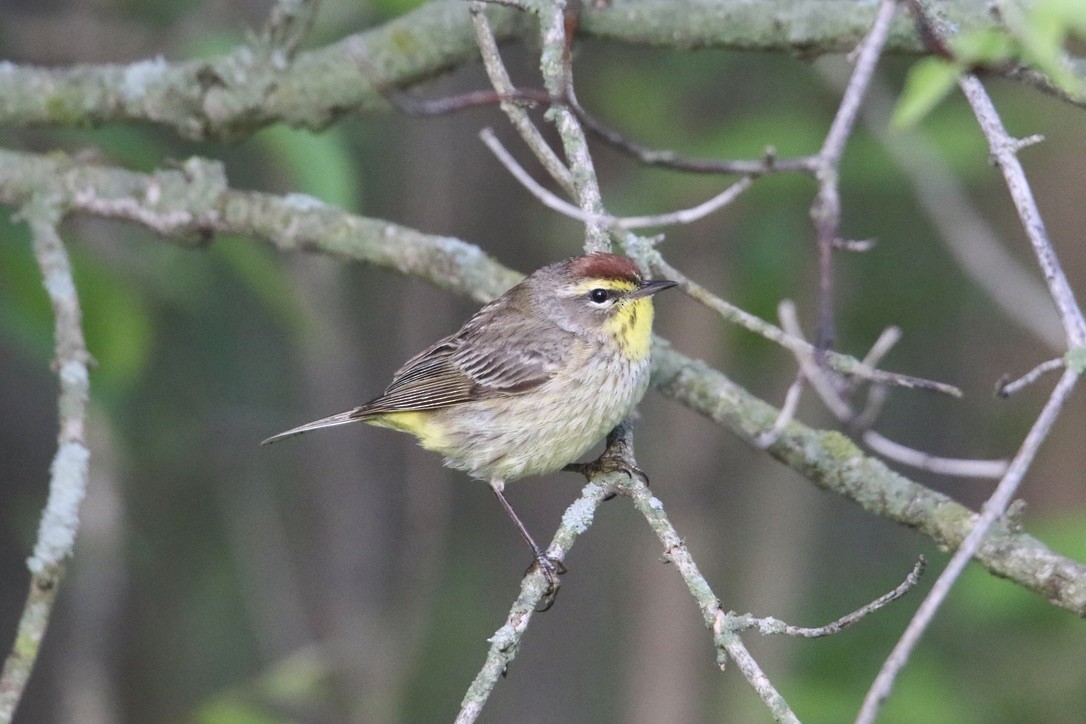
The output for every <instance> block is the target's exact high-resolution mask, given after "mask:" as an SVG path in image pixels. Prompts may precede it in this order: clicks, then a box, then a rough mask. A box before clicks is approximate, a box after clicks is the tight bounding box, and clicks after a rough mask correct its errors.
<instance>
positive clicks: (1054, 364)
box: [996, 357, 1067, 397]
mask: <svg viewBox="0 0 1086 724" xmlns="http://www.w3.org/2000/svg"><path fill="white" fill-rule="evenodd" d="M1066 364H1067V362H1066V360H1065V359H1064V358H1063V357H1057V358H1056V359H1050V360H1048V361H1047V362H1042V363H1041V364H1039V365H1037V366H1036V367H1034V368H1033V369H1031V370H1030V371H1029V372H1027V373H1026V374H1024V375H1022V376H1021V377H1019V378H1018V379H1016V380H1014V381H1013V382H1005V381H1002V380H1001V381H1000V383H999V384H998V385H996V394H997V395H999V396H1000V397H1010V396H1011V395H1013V394H1014V393H1015V392H1018V390H1020V389H1022V388H1023V387H1029V386H1030V385H1032V384H1033V383H1034V382H1036V381H1037V380H1039V379H1041V377H1043V376H1044V375H1046V374H1048V373H1049V372H1053V371H1055V370H1058V369H1060V368H1061V367H1063V366H1064V365H1066Z"/></svg>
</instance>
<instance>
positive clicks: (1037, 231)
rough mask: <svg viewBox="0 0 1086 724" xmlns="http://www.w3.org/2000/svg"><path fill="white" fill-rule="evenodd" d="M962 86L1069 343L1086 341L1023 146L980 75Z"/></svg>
mask: <svg viewBox="0 0 1086 724" xmlns="http://www.w3.org/2000/svg"><path fill="white" fill-rule="evenodd" d="M958 85H959V86H960V87H961V89H962V93H964V94H965V98H966V100H967V101H969V105H970V106H971V107H972V108H973V114H974V115H975V116H976V117H977V122H978V123H979V124H980V127H981V130H982V131H983V132H984V136H985V138H987V139H988V147H989V150H990V151H991V153H992V158H993V160H994V161H995V163H996V165H997V166H999V168H1000V170H1001V171H1002V172H1003V178H1004V180H1005V181H1006V183H1007V189H1008V190H1009V191H1010V194H1011V199H1012V200H1013V201H1014V207H1015V209H1017V211H1018V218H1019V219H1020V220H1021V221H1022V227H1023V228H1024V229H1025V231H1026V236H1028V237H1029V241H1030V245H1031V246H1032V247H1033V253H1034V254H1036V256H1037V263H1038V264H1039V265H1040V267H1041V272H1042V273H1043V274H1044V278H1045V281H1046V282H1047V283H1048V293H1049V294H1051V295H1052V301H1054V302H1055V303H1056V311H1057V312H1058V313H1059V315H1060V322H1061V323H1062V324H1063V330H1064V333H1065V334H1066V335H1067V342H1068V346H1072V347H1074V346H1079V345H1083V344H1086V318H1084V317H1083V314H1082V308H1081V307H1080V306H1079V305H1078V302H1077V301H1076V300H1075V293H1074V292H1073V291H1072V290H1071V285H1070V284H1069V283H1068V281H1067V276H1066V275H1065V274H1064V273H1063V267H1062V266H1061V265H1060V260H1059V257H1057V256H1056V252H1055V250H1054V249H1053V248H1052V243H1051V242H1050V241H1049V239H1048V232H1047V231H1046V230H1045V225H1044V221H1043V220H1042V219H1041V212H1040V210H1038V208H1037V202H1036V201H1034V199H1033V191H1032V190H1031V189H1030V186H1029V182H1028V181H1027V180H1026V174H1025V171H1023V170H1022V164H1021V163H1020V162H1019V161H1018V156H1017V155H1016V153H1017V151H1018V149H1019V148H1020V147H1021V146H1020V145H1019V144H1018V143H1017V142H1016V141H1015V139H1012V138H1011V136H1010V135H1009V134H1008V133H1007V131H1006V129H1005V128H1004V127H1003V122H1002V121H1001V120H1000V118H999V114H998V113H997V112H996V109H995V106H994V105H992V99H991V98H989V97H988V93H987V92H986V91H985V90H984V86H983V85H982V84H981V82H980V80H979V79H978V78H977V77H976V76H974V75H966V76H963V77H962V78H961V79H960V80H959V82H958Z"/></svg>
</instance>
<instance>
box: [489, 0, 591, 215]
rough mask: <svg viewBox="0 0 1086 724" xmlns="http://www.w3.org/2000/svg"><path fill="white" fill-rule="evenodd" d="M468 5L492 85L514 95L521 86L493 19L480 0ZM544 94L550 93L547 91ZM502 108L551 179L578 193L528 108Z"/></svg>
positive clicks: (570, 193) (569, 191)
mask: <svg viewBox="0 0 1086 724" xmlns="http://www.w3.org/2000/svg"><path fill="white" fill-rule="evenodd" d="M468 7H469V9H470V11H471V22H472V26H473V27H474V29H475V42H476V43H477V44H478V45H479V52H480V53H481V54H482V58H483V68H484V69H486V74H487V77H488V78H490V84H491V85H492V86H494V90H495V91H497V92H498V94H499V95H501V96H505V97H510V96H512V95H513V94H514V93H516V92H517V89H516V88H515V87H514V86H513V81H512V79H511V78H510V77H509V71H508V70H506V68H505V64H504V63H503V62H502V57H501V53H500V52H499V51H498V41H497V39H495V37H494V31H493V30H492V29H491V27H490V20H488V19H487V17H486V11H485V8H484V7H483V3H482V2H480V1H479V0H473V2H471V3H470V4H469V5H468ZM544 95H548V94H546V93H544ZM502 110H503V111H505V115H506V116H508V117H509V122H510V123H512V124H513V128H515V129H516V131H517V133H519V134H520V137H521V138H522V139H524V143H525V144H527V146H528V148H529V149H531V151H532V153H533V154H535V157H536V159H538V160H539V163H540V164H542V166H543V168H545V169H546V170H547V173H549V174H550V176H551V178H553V179H554V180H555V181H556V182H557V183H558V185H559V186H561V187H562V189H563V190H564V191H565V192H566V193H567V194H569V195H570V196H571V197H572V196H574V195H575V193H576V189H575V188H574V185H573V177H572V176H571V175H570V172H569V169H568V168H567V167H566V165H565V164H564V163H563V162H562V159H560V158H559V157H558V154H556V153H555V152H554V149H553V148H551V147H550V144H548V143H547V140H546V139H545V138H543V134H542V133H540V131H539V129H538V128H537V127H536V125H535V123H533V122H532V119H531V118H529V117H528V113H527V111H525V110H524V109H523V108H521V107H520V106H519V105H517V104H516V103H512V102H509V103H505V102H503V103H502Z"/></svg>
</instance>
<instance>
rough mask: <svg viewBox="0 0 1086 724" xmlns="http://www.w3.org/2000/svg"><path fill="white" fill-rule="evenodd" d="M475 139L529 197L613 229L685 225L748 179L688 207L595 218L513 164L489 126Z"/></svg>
mask: <svg viewBox="0 0 1086 724" xmlns="http://www.w3.org/2000/svg"><path fill="white" fill-rule="evenodd" d="M479 138H481V139H482V141H483V143H485V144H486V147H487V148H489V149H490V151H491V153H493V154H494V156H495V157H496V158H497V159H498V160H499V161H500V162H501V164H502V165H503V166H505V168H506V170H507V171H509V173H511V174H512V175H513V177H514V178H515V179H516V180H517V181H519V182H520V184H521V185H522V186H524V188H526V189H527V190H528V191H529V192H530V193H531V194H532V196H535V197H536V198H537V199H539V201H540V203H542V204H543V205H544V206H546V207H547V208H549V209H552V210H554V211H557V212H558V213H560V214H562V215H564V216H568V217H570V218H571V219H577V220H578V221H583V222H585V223H586V224H587V223H590V222H598V221H602V222H604V224H606V226H608V227H612V228H615V229H623V230H630V229H644V228H649V227H660V226H671V225H675V224H689V223H691V222H694V221H697V220H699V219H702V218H705V217H706V216H708V215H709V214H711V213H713V212H714V211H718V210H720V209H722V208H724V207H725V206H727V205H728V204H730V203H731V202H732V201H735V199H737V198H738V197H739V195H740V194H741V193H743V192H744V191H746V190H747V189H748V188H749V187H750V184H751V182H752V179H751V177H750V176H744V177H742V178H740V179H739V180H738V181H736V182H735V183H733V184H732V185H731V186H729V187H728V188H726V189H724V190H723V191H722V192H720V193H719V194H717V195H716V196H713V197H712V198H710V199H709V200H707V201H704V202H702V203H700V204H698V205H697V206H693V207H691V208H689V209H680V210H678V211H670V212H667V213H663V214H653V215H649V216H628V217H618V216H611V215H610V214H606V215H604V216H603V217H602V218H599V217H595V216H590V215H589V214H587V213H586V212H585V211H584V210H583V209H581V208H579V207H577V206H574V205H573V204H571V203H569V202H568V201H564V200H563V199H561V198H559V197H558V196H556V195H555V194H553V193H551V192H550V191H549V190H547V189H546V188H545V187H543V186H542V185H540V184H539V182H538V181H536V180H535V179H534V178H532V176H531V174H529V173H528V172H527V171H526V170H525V169H524V167H523V166H521V165H520V164H519V163H517V160H516V159H515V158H513V155H512V154H511V153H509V151H508V150H507V149H506V148H505V147H504V146H503V145H502V143H501V141H499V140H498V137H497V136H495V135H494V131H493V130H492V129H490V128H484V129H483V130H481V131H479Z"/></svg>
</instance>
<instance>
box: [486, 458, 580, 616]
mask: <svg viewBox="0 0 1086 724" xmlns="http://www.w3.org/2000/svg"><path fill="white" fill-rule="evenodd" d="M504 488H505V481H504V480H491V481H490V489H491V490H493V491H494V495H496V496H498V502H500V503H501V504H502V507H503V508H505V512H506V514H507V515H508V516H509V517H510V518H511V519H512V521H513V523H514V524H515V525H516V526H517V530H519V531H520V537H521V538H523V539H524V542H525V543H527V544H528V547H529V548H531V549H532V555H534V556H535V561H534V562H533V563H532V565H531V566H529V567H528V571H525V575H527V573H528V572H530V571H531V570H532V568H533V567H536V566H538V567H539V572H540V573H542V574H543V577H544V578H545V579H547V592H546V593H545V594H544V596H543V600H542V601H540V604H539V608H538V609H537V610H538V611H540V612H542V611H546V610H547V609H548V608H550V607H551V606H553V605H554V599H555V597H557V596H558V587H559V586H561V585H562V582H561V581H560V580H558V576H560V575H561V574H563V573H565V572H566V567H565V565H563V563H562V561H560V560H558V559H557V558H551V557H550V556H548V555H547V554H546V553H545V552H544V551H543V549H542V548H540V547H539V545H538V544H537V543H536V542H535V540H534V539H533V538H532V534H531V533H529V532H528V529H527V528H525V527H524V523H523V522H521V520H520V517H519V516H518V515H517V514H516V512H514V510H513V506H511V505H510V504H509V501H508V500H506V499H505V493H504V492H502V491H503V489H504Z"/></svg>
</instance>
